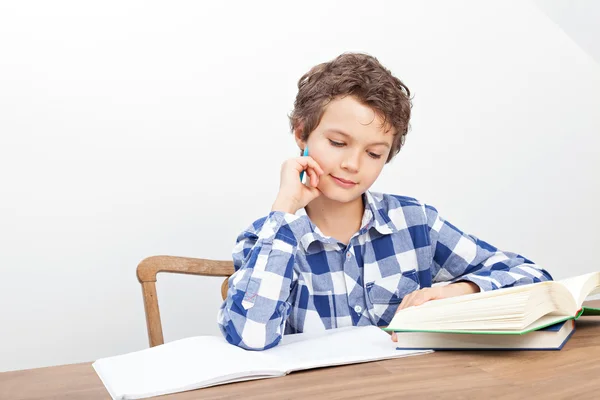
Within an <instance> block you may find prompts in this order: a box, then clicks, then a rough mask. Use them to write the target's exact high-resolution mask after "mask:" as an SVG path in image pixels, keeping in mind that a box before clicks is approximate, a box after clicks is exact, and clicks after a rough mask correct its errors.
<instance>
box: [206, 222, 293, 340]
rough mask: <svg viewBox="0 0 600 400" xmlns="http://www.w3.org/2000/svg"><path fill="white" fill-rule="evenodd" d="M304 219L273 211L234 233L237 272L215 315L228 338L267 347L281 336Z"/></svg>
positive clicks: (286, 314)
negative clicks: (243, 229)
mask: <svg viewBox="0 0 600 400" xmlns="http://www.w3.org/2000/svg"><path fill="white" fill-rule="evenodd" d="M303 224H304V223H303V220H302V219H301V218H300V217H298V216H296V215H293V214H288V213H284V212H279V211H275V212H271V213H270V214H269V215H268V216H267V217H266V218H263V219H261V220H258V221H256V222H255V223H254V224H253V226H252V227H251V228H250V229H248V230H246V231H244V232H242V233H241V234H240V235H239V236H238V238H237V240H236V245H235V248H234V249H233V264H234V267H235V273H234V274H233V275H231V277H230V278H229V288H228V291H227V298H226V299H225V301H224V302H223V304H222V305H221V308H220V309H219V313H218V317H217V321H218V324H219V328H220V330H221V332H222V333H223V335H224V337H225V339H227V341H228V342H229V343H231V344H234V345H236V346H239V347H242V348H245V349H248V350H266V349H268V348H271V347H273V346H275V345H277V344H278V343H279V341H280V340H281V337H282V336H283V332H284V329H285V322H286V320H287V318H288V316H289V314H290V309H291V304H290V302H289V297H290V292H291V288H292V284H293V283H294V282H293V279H294V278H293V277H294V270H293V267H294V259H295V255H296V251H297V248H298V242H299V238H301V234H302V233H301V232H302V227H303Z"/></svg>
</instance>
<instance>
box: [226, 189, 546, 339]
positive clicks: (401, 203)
mask: <svg viewBox="0 0 600 400" xmlns="http://www.w3.org/2000/svg"><path fill="white" fill-rule="evenodd" d="M363 200H364V204H365V211H364V213H363V218H362V223H361V228H360V230H359V231H358V232H357V233H356V234H354V236H352V238H351V239H350V242H349V244H348V245H345V244H343V243H340V242H338V241H337V240H336V239H334V238H332V237H329V236H325V235H324V234H323V233H322V232H321V231H320V230H319V228H318V227H317V226H315V225H314V224H313V223H312V222H311V221H310V219H309V218H308V216H307V215H306V212H305V210H304V209H301V210H299V211H298V212H297V213H296V214H295V215H293V214H288V213H284V212H279V211H276V212H271V213H270V214H269V215H268V216H267V217H264V218H261V219H259V220H257V221H256V222H254V223H253V224H252V226H250V227H249V228H248V229H247V230H245V231H244V232H242V233H241V234H240V235H239V237H238V238H237V244H236V246H235V248H234V250H233V262H234V266H235V270H236V272H235V273H234V274H233V275H232V276H231V278H230V279H229V290H228V292H227V299H226V300H225V302H224V303H223V305H222V306H221V308H220V310H219V314H218V323H219V326H220V329H221V331H222V332H223V335H224V336H225V338H226V339H227V341H228V342H229V343H232V344H234V345H237V346H240V347H243V348H245V349H252V350H264V349H268V348H270V347H273V346H275V345H277V343H279V341H280V340H281V337H282V335H283V334H284V333H285V334H288V333H297V332H310V331H316V330H324V329H332V328H340V327H344V326H350V325H355V326H360V325H377V326H385V325H388V324H389V322H390V321H391V319H392V317H393V316H394V313H395V311H396V309H397V308H398V305H399V304H400V302H401V301H402V298H403V297H404V296H406V295H407V294H408V293H410V292H413V291H415V290H418V289H420V288H424V287H429V286H431V285H432V284H433V283H437V282H456V281H459V280H460V281H470V282H473V283H475V284H477V285H478V286H479V287H480V288H481V290H482V291H485V290H493V289H498V288H501V287H508V286H513V285H523V284H528V283H533V282H541V281H545V280H551V279H552V277H551V276H550V274H549V273H548V272H546V271H544V270H543V269H541V268H540V267H538V266H536V265H535V264H533V263H532V262H531V261H529V260H527V259H526V258H524V257H522V256H520V255H518V254H514V253H509V252H503V251H500V250H498V249H497V248H495V247H494V246H492V245H490V244H488V243H486V242H484V241H483V240H480V239H478V238H476V237H475V236H472V235H468V234H466V233H464V232H462V231H460V230H459V229H458V228H456V227H455V226H454V225H452V224H450V223H449V222H447V221H445V220H444V219H442V217H440V216H439V215H438V212H437V210H436V209H435V208H433V207H431V206H429V205H425V204H422V203H420V202H419V201H417V200H416V199H413V198H410V197H403V196H395V195H388V194H379V193H374V192H369V191H367V192H366V193H365V194H364V195H363Z"/></svg>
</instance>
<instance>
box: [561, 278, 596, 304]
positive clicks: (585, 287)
mask: <svg viewBox="0 0 600 400" xmlns="http://www.w3.org/2000/svg"><path fill="white" fill-rule="evenodd" d="M558 282H560V283H562V284H563V285H564V286H565V287H566V288H567V289H568V290H569V292H571V294H572V295H573V298H574V299H575V302H576V303H577V305H578V306H579V307H581V305H582V304H583V302H584V300H585V299H586V297H588V296H589V295H591V294H593V293H594V292H596V291H597V290H598V289H600V272H591V273H589V274H584V275H579V276H574V277H572V278H567V279H562V280H559V281H558Z"/></svg>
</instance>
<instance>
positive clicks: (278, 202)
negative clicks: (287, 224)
mask: <svg viewBox="0 0 600 400" xmlns="http://www.w3.org/2000/svg"><path fill="white" fill-rule="evenodd" d="M271 211H281V212H285V213H288V214H295V213H296V211H298V207H296V206H295V205H294V202H292V201H289V200H287V199H280V198H277V199H275V202H273V205H272V206H271Z"/></svg>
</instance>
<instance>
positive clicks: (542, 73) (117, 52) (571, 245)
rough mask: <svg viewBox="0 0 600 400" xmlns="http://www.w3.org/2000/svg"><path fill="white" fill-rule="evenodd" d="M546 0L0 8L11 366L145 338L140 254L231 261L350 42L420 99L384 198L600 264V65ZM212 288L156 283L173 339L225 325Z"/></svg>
mask: <svg viewBox="0 0 600 400" xmlns="http://www.w3.org/2000/svg"><path fill="white" fill-rule="evenodd" d="M544 3H548V2H522V1H514V2H507V1H498V2H486V3H485V4H480V3H479V2H475V1H471V2H464V1H452V2H442V1H439V2H426V3H425V2H416V1H414V2H396V1H379V2H378V1H374V2H369V3H365V2H362V1H343V2H342V1H340V2H334V1H328V2H325V1H302V2H295V3H292V2H275V1H272V2H241V1H240V2H234V3H232V2H210V3H209V2H194V1H187V2H186V1H180V2H166V1H164V2H151V1H137V2H136V1H104V2H96V3H92V2H79V1H72V2H67V1H56V2H43V1H38V2H30V1H18V2H17V1H14V2H3V3H1V5H0V371H7V370H15V369H24V368H33V367H41V366H47V365H56V364H66V363H74V362H82V361H93V360H95V359H97V358H100V357H105V356H110V355H116V354H121V353H125V352H130V351H135V350H139V349H143V348H146V347H147V346H148V343H147V337H146V326H145V320H144V309H143V303H142V294H141V289H140V285H139V283H138V282H137V279H136V276H135V268H136V266H137V264H138V263H139V261H141V260H142V259H143V258H145V257H148V256H151V255H160V254H168V255H178V256H189V257H201V258H213V259H230V253H231V249H232V247H233V245H234V241H235V237H236V236H237V234H238V233H239V232H240V231H241V230H242V229H244V228H245V227H247V226H248V225H249V224H250V223H251V222H252V221H254V220H255V219H257V218H259V217H262V216H264V215H266V214H267V213H268V211H269V209H270V206H271V203H272V201H273V199H274V198H275V195H276V193H277V190H278V175H279V166H280V164H281V162H282V161H283V160H284V159H286V158H288V157H292V156H296V155H297V154H298V151H297V149H296V148H295V143H294V141H293V139H292V136H291V134H290V133H289V127H288V120H287V115H288V114H289V112H290V111H291V109H292V104H293V101H294V97H295V94H296V82H297V80H298V78H299V77H300V76H301V75H302V74H303V73H304V72H306V71H307V70H308V69H309V68H310V67H311V66H313V65H315V64H317V63H320V62H323V61H327V60H330V59H332V58H333V57H335V56H337V55H338V54H340V53H342V52H345V51H364V52H368V53H370V54H372V55H374V56H376V57H377V58H378V59H379V60H380V61H381V62H382V63H383V64H384V65H385V66H386V67H388V68H389V69H391V70H392V71H393V73H394V74H396V75H397V76H398V77H400V78H401V79H402V80H403V81H404V82H405V83H406V85H407V86H408V87H409V88H410V89H411V91H412V92H413V93H414V108H413V115H414V117H413V119H412V130H411V132H410V133H409V135H408V138H407V141H406V147H405V148H404V149H403V150H402V151H401V152H400V154H399V156H398V157H397V158H396V159H395V160H394V161H393V162H392V163H391V164H390V165H388V166H387V167H386V168H385V169H384V173H383V174H382V175H381V177H380V179H379V180H378V181H377V182H376V184H375V185H374V187H373V188H372V189H373V190H376V191H384V192H388V193H395V194H404V195H409V196H413V197H417V198H419V199H421V200H423V201H426V202H428V203H430V204H432V205H434V206H436V207H437V208H438V210H439V211H440V213H441V214H442V216H444V217H445V218H447V219H448V220H449V221H451V222H453V223H454V224H455V225H457V226H458V227H459V228H461V229H463V230H465V231H467V232H469V233H472V234H475V235H477V236H478V237H481V238H482V239H484V240H486V241H489V242H490V243H492V244H494V245H496V246H498V247H500V248H501V249H504V250H508V251H514V252H518V253H521V254H523V255H525V256H526V257H528V258H530V259H532V260H534V261H535V262H537V263H538V264H540V265H542V266H543V267H545V268H546V269H548V270H549V271H550V272H551V273H552V274H553V275H554V277H555V278H557V279H560V278H564V277H567V276H570V275H575V274H581V273H585V272H590V271H594V270H598V262H597V261H596V260H597V258H596V255H597V250H596V248H597V246H598V243H599V239H600V234H599V233H598V226H599V225H600V217H599V216H598V213H597V212H596V206H597V205H598V204H599V203H600V193H599V179H598V176H599V173H598V171H599V170H600V157H598V154H599V150H598V149H599V148H600V117H599V116H598V110H600V101H599V97H598V93H600V68H599V65H598V64H597V62H596V61H594V58H593V56H590V55H588V53H587V52H586V51H588V50H586V49H585V48H584V47H580V45H578V43H577V41H576V40H574V39H572V38H571V36H569V35H568V34H567V33H565V32H566V31H563V30H562V29H561V27H560V26H559V25H558V24H557V22H555V21H554V20H553V19H551V18H550V17H549V16H551V15H552V10H554V11H557V10H558V15H559V16H560V15H563V14H561V12H560V10H561V7H559V6H556V4H554V8H552V7H550V11H551V12H546V11H544V10H543V6H544ZM549 3H556V2H549ZM550 5H551V6H552V4H550ZM562 8H564V7H562ZM597 9H598V7H596V10H597ZM573 15H575V17H577V15H576V14H573ZM570 22H571V23H572V24H574V26H577V23H576V22H577V21H575V23H573V21H570ZM584 36H585V32H584ZM220 283H221V279H217V278H201V277H192V276H172V275H159V282H158V293H159V298H160V307H161V312H162V316H163V326H164V332H165V340H167V341H170V340H174V339H178V338H182V337H186V336H192V335H201V334H211V335H212V334H214V335H217V334H219V332H218V328H217V324H216V312H217V309H218V307H219V305H220V295H219V285H220Z"/></svg>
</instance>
